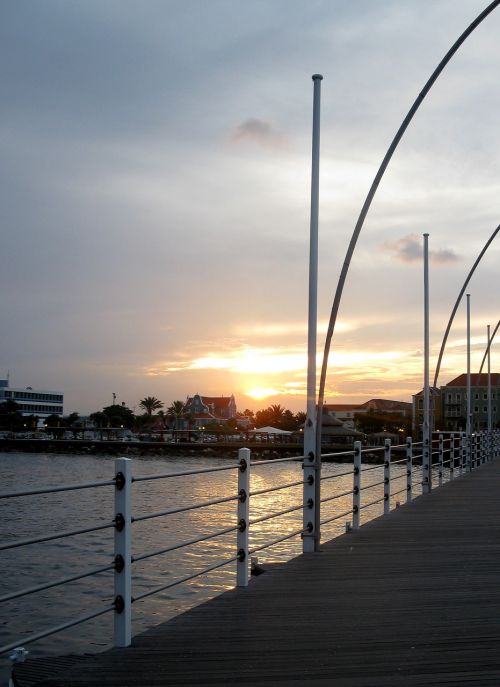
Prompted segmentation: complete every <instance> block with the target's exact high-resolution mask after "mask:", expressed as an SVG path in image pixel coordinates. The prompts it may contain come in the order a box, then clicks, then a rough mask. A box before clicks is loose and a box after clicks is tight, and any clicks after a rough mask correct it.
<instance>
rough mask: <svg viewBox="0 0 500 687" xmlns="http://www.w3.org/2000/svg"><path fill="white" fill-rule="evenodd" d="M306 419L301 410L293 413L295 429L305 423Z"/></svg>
mask: <svg viewBox="0 0 500 687" xmlns="http://www.w3.org/2000/svg"><path fill="white" fill-rule="evenodd" d="M306 420H307V415H306V413H304V411H303V410H299V412H298V413H295V422H296V423H297V429H299V428H300V427H301V426H302V425H305V423H306Z"/></svg>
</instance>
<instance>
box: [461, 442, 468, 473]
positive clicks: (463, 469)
mask: <svg viewBox="0 0 500 687" xmlns="http://www.w3.org/2000/svg"><path fill="white" fill-rule="evenodd" d="M466 436H467V435H466V434H465V432H460V473H461V474H462V473H464V472H467V441H466Z"/></svg>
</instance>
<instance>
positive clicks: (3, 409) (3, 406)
mask: <svg viewBox="0 0 500 687" xmlns="http://www.w3.org/2000/svg"><path fill="white" fill-rule="evenodd" d="M20 411H21V408H20V406H19V405H18V404H17V403H16V402H15V401H12V400H11V399H8V400H7V401H3V403H0V428H1V429H9V430H10V431H11V432H12V431H15V430H19V429H22V427H23V416H22V415H21V412H20Z"/></svg>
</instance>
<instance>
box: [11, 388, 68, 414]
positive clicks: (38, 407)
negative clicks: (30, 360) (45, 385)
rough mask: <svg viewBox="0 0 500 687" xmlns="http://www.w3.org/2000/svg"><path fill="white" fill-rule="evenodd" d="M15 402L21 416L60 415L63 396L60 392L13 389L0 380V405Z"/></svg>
mask: <svg viewBox="0 0 500 687" xmlns="http://www.w3.org/2000/svg"><path fill="white" fill-rule="evenodd" d="M4 401H15V402H16V403H17V405H18V406H19V411H20V412H21V414H22V415H38V416H39V417H48V416H49V415H62V414H63V404H64V394H63V393H62V392H61V391H48V390H34V389H32V388H31V387H30V386H27V387H26V388H25V389H20V388H14V387H11V386H10V385H9V380H8V379H0V403H3V402H4Z"/></svg>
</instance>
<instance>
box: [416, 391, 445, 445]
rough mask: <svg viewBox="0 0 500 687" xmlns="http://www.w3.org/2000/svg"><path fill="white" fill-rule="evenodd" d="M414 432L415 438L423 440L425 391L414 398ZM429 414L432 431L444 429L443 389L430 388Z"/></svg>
mask: <svg viewBox="0 0 500 687" xmlns="http://www.w3.org/2000/svg"><path fill="white" fill-rule="evenodd" d="M412 400H413V403H412V430H413V437H414V438H416V439H421V438H422V431H423V426H424V390H423V389H422V390H421V391H419V392H418V393H417V394H415V395H414V396H412ZM429 414H430V421H431V431H433V430H434V429H444V428H443V426H442V419H443V410H442V403H441V389H438V387H436V386H431V387H430V388H429Z"/></svg>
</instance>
